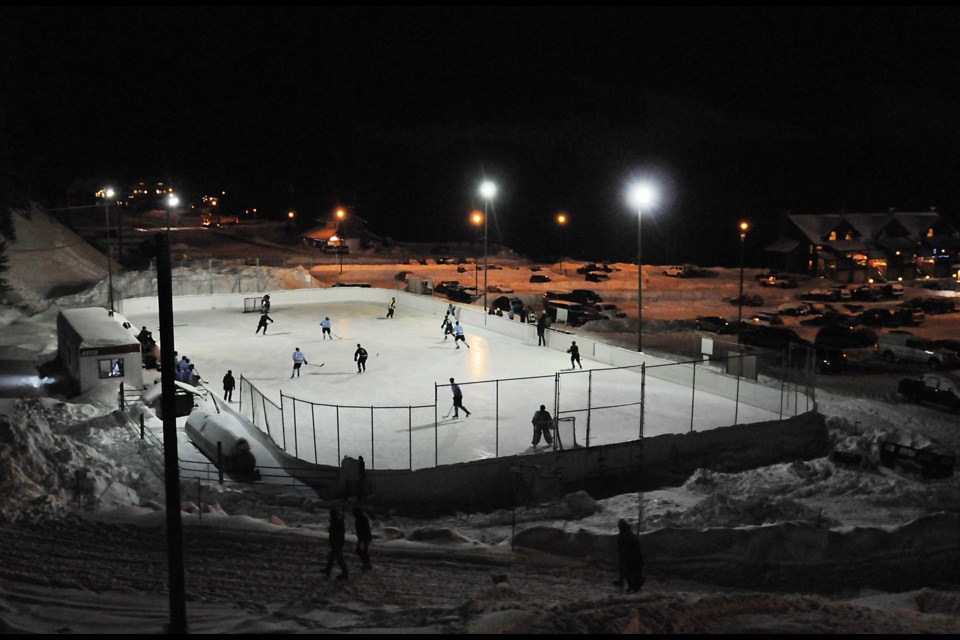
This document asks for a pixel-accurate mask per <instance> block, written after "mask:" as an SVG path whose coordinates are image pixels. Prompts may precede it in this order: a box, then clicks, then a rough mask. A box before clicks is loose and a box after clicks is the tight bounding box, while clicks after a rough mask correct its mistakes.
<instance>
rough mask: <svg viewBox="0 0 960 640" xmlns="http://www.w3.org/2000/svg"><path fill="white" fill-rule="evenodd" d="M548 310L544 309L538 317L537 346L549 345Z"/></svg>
mask: <svg viewBox="0 0 960 640" xmlns="http://www.w3.org/2000/svg"><path fill="white" fill-rule="evenodd" d="M546 332H547V312H546V311H544V312H543V313H541V314H540V317H539V318H537V346H538V347H545V346H547V338H546Z"/></svg>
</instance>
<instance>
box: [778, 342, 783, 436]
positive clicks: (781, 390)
mask: <svg viewBox="0 0 960 640" xmlns="http://www.w3.org/2000/svg"><path fill="white" fill-rule="evenodd" d="M783 367H784V362H783V351H781V352H780V415H779V419H780V420H783V378H784V375H783Z"/></svg>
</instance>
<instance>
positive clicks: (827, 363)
mask: <svg viewBox="0 0 960 640" xmlns="http://www.w3.org/2000/svg"><path fill="white" fill-rule="evenodd" d="M847 366H848V363H847V354H846V353H845V352H844V351H843V349H838V348H837V347H830V346H825V345H817V347H816V361H815V366H814V368H815V369H816V372H817V373H842V372H844V371H846V370H847Z"/></svg>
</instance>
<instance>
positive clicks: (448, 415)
mask: <svg viewBox="0 0 960 640" xmlns="http://www.w3.org/2000/svg"><path fill="white" fill-rule="evenodd" d="M451 413H453V405H450V410H449V411H447V413H446V415H444V416H443V417H444V419H446V418H449V417H450V414H451Z"/></svg>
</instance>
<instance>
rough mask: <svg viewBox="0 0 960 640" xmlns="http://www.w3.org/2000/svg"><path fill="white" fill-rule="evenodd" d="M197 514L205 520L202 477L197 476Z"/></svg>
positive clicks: (201, 520)
mask: <svg viewBox="0 0 960 640" xmlns="http://www.w3.org/2000/svg"><path fill="white" fill-rule="evenodd" d="M197 516H198V517H199V519H200V522H203V494H202V493H201V492H200V478H197Z"/></svg>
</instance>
